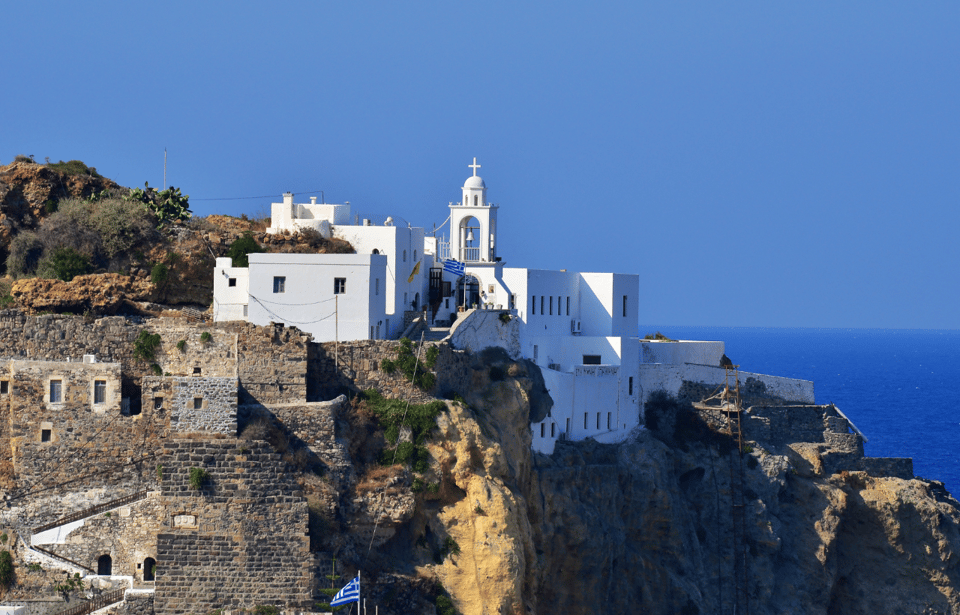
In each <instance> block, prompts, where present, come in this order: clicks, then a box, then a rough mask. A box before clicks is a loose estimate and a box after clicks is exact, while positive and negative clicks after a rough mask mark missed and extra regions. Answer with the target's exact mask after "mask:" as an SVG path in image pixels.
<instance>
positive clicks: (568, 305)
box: [567, 297, 570, 316]
mask: <svg viewBox="0 0 960 615" xmlns="http://www.w3.org/2000/svg"><path fill="white" fill-rule="evenodd" d="M569 315H570V297H567V316H569Z"/></svg>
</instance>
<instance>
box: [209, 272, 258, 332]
mask: <svg viewBox="0 0 960 615" xmlns="http://www.w3.org/2000/svg"><path fill="white" fill-rule="evenodd" d="M216 263H217V264H216V266H215V267H214V268H213V320H214V322H224V321H229V320H247V315H246V313H245V312H246V309H245V308H246V307H247V301H248V299H249V297H250V270H249V269H247V268H246V267H234V266H233V260H232V259H230V258H218V259H217V261H216ZM231 279H233V280H235V281H236V285H235V286H230V280H231Z"/></svg>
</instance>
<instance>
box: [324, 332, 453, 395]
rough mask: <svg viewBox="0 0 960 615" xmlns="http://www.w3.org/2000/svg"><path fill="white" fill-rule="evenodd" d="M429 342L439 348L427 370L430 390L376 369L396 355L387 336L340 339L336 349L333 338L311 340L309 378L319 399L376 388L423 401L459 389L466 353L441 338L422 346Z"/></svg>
mask: <svg viewBox="0 0 960 615" xmlns="http://www.w3.org/2000/svg"><path fill="white" fill-rule="evenodd" d="M430 346H436V347H438V348H439V349H440V355H439V356H438V358H437V362H436V364H435V365H434V367H433V369H432V370H430V371H432V372H434V373H435V374H437V383H436V386H435V387H434V388H433V390H432V391H421V390H420V389H419V388H417V387H415V386H414V385H413V384H411V383H410V382H409V381H407V379H406V377H405V376H404V375H403V374H401V373H400V372H399V371H395V372H394V373H392V374H388V373H387V372H384V371H383V370H381V369H380V365H381V363H382V361H383V360H384V359H390V360H395V359H396V358H397V350H398V348H399V347H400V342H397V341H390V340H360V341H352V342H346V343H344V342H341V343H340V344H339V351H338V350H337V345H336V344H335V343H334V342H325V343H323V344H311V357H310V359H311V360H310V380H311V382H312V383H316V384H315V386H316V392H317V395H318V396H319V398H320V399H331V398H333V397H335V396H336V395H339V394H340V393H345V392H356V391H363V390H367V389H376V390H377V391H380V393H382V394H383V396H384V397H389V398H394V399H397V398H404V399H410V400H411V401H413V402H415V403H425V402H428V401H430V400H431V399H433V398H434V397H442V396H443V395H444V394H446V393H447V392H452V391H460V390H461V388H462V387H463V386H464V383H466V382H469V381H470V380H469V376H470V363H471V357H470V355H469V354H467V353H465V352H462V351H458V350H454V349H453V348H451V347H450V345H449V344H446V343H443V342H440V343H437V342H426V343H425V348H427V347H430ZM415 352H416V351H415ZM425 353H426V350H424V354H425ZM338 354H339V359H337V356H338ZM421 356H423V355H421ZM421 365H422V364H421Z"/></svg>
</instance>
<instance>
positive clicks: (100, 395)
mask: <svg viewBox="0 0 960 615" xmlns="http://www.w3.org/2000/svg"><path fill="white" fill-rule="evenodd" d="M93 403H95V404H105V403H107V381H106V380H94V381H93Z"/></svg>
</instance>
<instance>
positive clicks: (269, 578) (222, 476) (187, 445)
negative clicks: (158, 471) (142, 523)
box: [154, 439, 313, 615]
mask: <svg viewBox="0 0 960 615" xmlns="http://www.w3.org/2000/svg"><path fill="white" fill-rule="evenodd" d="M162 465H163V480H162V482H161V484H162V495H163V498H164V506H165V510H166V512H165V515H164V518H163V523H162V527H161V529H160V533H159V535H158V536H157V570H158V572H157V589H156V594H155V598H154V608H155V612H156V613H157V614H159V615H168V614H171V615H172V614H179V613H206V612H209V611H211V610H213V609H215V608H220V607H223V606H226V607H228V608H229V607H242V606H247V607H249V606H253V605H257V604H279V605H287V606H289V607H302V606H305V605H307V604H309V603H310V598H311V584H312V572H313V571H312V569H311V566H312V564H311V562H312V558H311V557H310V554H309V538H308V536H307V505H306V501H305V500H304V498H303V497H302V495H301V493H300V490H299V488H298V486H297V484H296V483H295V481H294V480H293V478H292V475H291V473H290V472H288V471H287V468H286V466H285V464H283V462H282V461H281V460H280V457H279V455H277V454H276V453H274V452H272V450H271V449H270V447H269V446H268V445H266V444H265V443H261V442H237V441H236V440H232V439H230V440H227V439H223V440H206V441H204V440H175V441H169V442H167V443H166V444H165V445H164V454H163V458H162ZM191 468H202V469H204V470H205V471H207V472H208V473H209V479H208V480H207V481H206V482H205V483H204V486H203V488H202V489H201V490H199V491H197V490H195V489H193V488H192V487H191V485H190V469H191Z"/></svg>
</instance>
